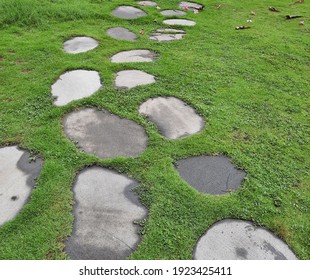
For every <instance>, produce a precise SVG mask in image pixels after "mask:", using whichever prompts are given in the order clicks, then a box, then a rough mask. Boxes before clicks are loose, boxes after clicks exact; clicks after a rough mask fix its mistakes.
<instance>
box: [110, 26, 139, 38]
mask: <svg viewBox="0 0 310 280" xmlns="http://www.w3.org/2000/svg"><path fill="white" fill-rule="evenodd" d="M107 34H108V35H109V36H111V37H112V38H114V39H119V40H126V41H134V40H136V39H137V36H136V34H135V33H133V32H131V31H130V30H128V29H127V28H123V27H113V28H110V29H108V31H107Z"/></svg>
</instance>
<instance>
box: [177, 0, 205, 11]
mask: <svg viewBox="0 0 310 280" xmlns="http://www.w3.org/2000/svg"><path fill="white" fill-rule="evenodd" d="M186 7H187V8H188V9H189V10H202V9H203V8H204V6H203V5H202V4H199V3H194V2H186V1H182V2H180V3H179V8H181V9H184V8H185V9H186Z"/></svg>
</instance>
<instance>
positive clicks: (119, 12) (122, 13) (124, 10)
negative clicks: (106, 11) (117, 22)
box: [112, 6, 147, 19]
mask: <svg viewBox="0 0 310 280" xmlns="http://www.w3.org/2000/svg"><path fill="white" fill-rule="evenodd" d="M112 14H113V15H114V16H116V17H118V18H124V19H134V18H139V17H144V16H146V15H147V13H146V12H144V11H142V10H140V9H138V8H135V7H132V6H119V7H117V8H116V9H114V10H113V11H112Z"/></svg>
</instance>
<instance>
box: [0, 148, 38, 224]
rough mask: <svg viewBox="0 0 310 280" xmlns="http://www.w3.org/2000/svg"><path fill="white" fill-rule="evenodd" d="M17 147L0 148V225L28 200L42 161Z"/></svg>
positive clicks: (14, 214)
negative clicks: (33, 159)
mask: <svg viewBox="0 0 310 280" xmlns="http://www.w3.org/2000/svg"><path fill="white" fill-rule="evenodd" d="M29 158H30V154H29V153H28V152H26V151H24V150H21V149H19V148H18V147H17V146H10V147H4V148H0V225H2V224H4V223H6V222H8V221H10V220H12V219H13V218H15V216H17V214H18V213H19V212H20V211H21V210H22V208H23V206H24V205H25V203H27V201H28V200H29V197H30V195H31V191H32V189H33V187H34V185H35V179H36V177H37V176H38V175H39V173H40V170H41V167H42V160H41V159H39V158H37V159H36V160H35V161H30V159H29Z"/></svg>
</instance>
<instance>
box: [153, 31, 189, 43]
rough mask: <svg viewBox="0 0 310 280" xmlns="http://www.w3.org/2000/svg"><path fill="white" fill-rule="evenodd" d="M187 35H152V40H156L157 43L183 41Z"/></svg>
mask: <svg viewBox="0 0 310 280" xmlns="http://www.w3.org/2000/svg"><path fill="white" fill-rule="evenodd" d="M184 35H185V34H176V33H173V34H168V33H151V34H150V37H149V38H150V40H154V41H157V42H166V41H174V40H181V39H182V38H183V37H184Z"/></svg>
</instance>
